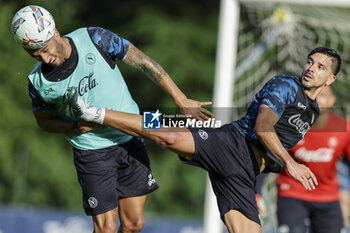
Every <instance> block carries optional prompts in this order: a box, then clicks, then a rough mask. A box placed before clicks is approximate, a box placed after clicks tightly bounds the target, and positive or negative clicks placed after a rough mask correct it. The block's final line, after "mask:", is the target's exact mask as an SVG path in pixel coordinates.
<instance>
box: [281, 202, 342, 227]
mask: <svg viewBox="0 0 350 233" xmlns="http://www.w3.org/2000/svg"><path fill="white" fill-rule="evenodd" d="M277 219H278V225H279V227H278V229H279V230H278V232H286V233H305V232H307V230H306V229H307V228H311V230H312V233H331V232H332V233H340V232H341V229H342V227H343V216H342V212H341V209H340V203H339V201H332V202H310V201H304V200H300V199H296V198H289V197H279V198H278V200H277ZM308 222H309V223H308Z"/></svg>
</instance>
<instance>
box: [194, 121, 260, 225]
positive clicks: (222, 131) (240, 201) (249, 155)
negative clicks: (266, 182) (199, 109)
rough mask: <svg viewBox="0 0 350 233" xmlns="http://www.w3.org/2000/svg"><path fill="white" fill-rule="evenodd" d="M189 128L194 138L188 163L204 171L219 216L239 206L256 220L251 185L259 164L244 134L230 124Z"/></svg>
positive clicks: (257, 221) (253, 193) (257, 212)
mask: <svg viewBox="0 0 350 233" xmlns="http://www.w3.org/2000/svg"><path fill="white" fill-rule="evenodd" d="M189 130H190V131H191V132H192V135H193V138H194V142H195V154H194V160H193V161H191V162H190V164H192V165H197V166H200V167H202V168H204V169H205V170H207V171H208V173H209V178H210V181H211V184H212V187H213V190H214V193H215V195H216V199H217V204H218V207H219V211H220V214H221V217H223V215H224V214H225V213H227V212H228V211H230V210H239V211H241V212H242V213H243V214H244V215H245V216H247V217H248V218H249V219H251V220H253V221H254V222H256V223H258V224H260V219H259V211H258V207H257V204H256V199H255V188H254V187H255V179H256V176H257V175H258V174H259V168H258V164H257V161H256V159H255V156H254V153H253V151H252V149H251V147H250V145H249V143H248V141H247V140H246V139H245V137H244V136H243V135H241V134H240V133H239V132H238V131H237V130H236V128H235V127H234V126H233V125H232V124H227V125H224V126H222V127H220V128H217V129H211V128H190V129H189Z"/></svg>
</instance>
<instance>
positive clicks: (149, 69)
mask: <svg viewBox="0 0 350 233" xmlns="http://www.w3.org/2000/svg"><path fill="white" fill-rule="evenodd" d="M123 61H124V62H125V63H126V64H129V65H131V66H133V67H136V68H138V69H140V70H142V71H143V72H144V73H145V74H146V75H147V76H148V77H149V78H150V79H151V80H153V81H155V82H157V83H159V84H160V85H161V86H162V87H163V88H164V90H165V91H166V92H167V93H168V94H169V95H170V96H171V97H172V99H173V100H174V102H175V104H176V105H177V106H178V107H179V108H180V110H181V112H182V113H183V114H184V115H187V116H192V118H196V119H198V120H207V119H208V118H209V117H212V115H213V114H212V113H211V112H210V111H208V110H207V109H205V108H202V106H205V105H210V104H211V102H199V101H195V100H192V99H188V98H187V97H186V95H185V94H184V93H183V92H182V91H181V90H180V89H179V88H178V86H177V85H176V84H175V82H174V81H173V80H172V79H171V77H170V76H169V74H168V73H167V72H166V71H165V70H164V69H163V68H162V67H161V66H160V65H159V64H158V63H157V62H155V61H154V60H153V59H151V58H150V57H148V56H147V55H145V54H144V53H143V52H142V51H140V50H139V49H138V48H136V47H135V46H134V45H133V44H132V43H130V44H129V48H128V52H127V53H126V55H125V58H124V60H123Z"/></svg>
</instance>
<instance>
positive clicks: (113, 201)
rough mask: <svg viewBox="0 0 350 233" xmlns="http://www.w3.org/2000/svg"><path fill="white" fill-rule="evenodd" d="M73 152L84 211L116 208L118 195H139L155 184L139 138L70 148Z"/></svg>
mask: <svg viewBox="0 0 350 233" xmlns="http://www.w3.org/2000/svg"><path fill="white" fill-rule="evenodd" d="M73 152H74V164H75V167H76V170H77V174H78V180H79V183H80V185H81V187H82V191H83V206H84V210H85V213H86V214H87V215H93V216H95V215H98V214H101V213H105V212H107V211H109V210H112V209H114V208H116V207H117V206H118V201H119V199H120V198H123V197H137V196H142V195H145V194H148V193H150V192H153V191H154V190H156V189H157V188H158V185H157V183H156V182H155V180H154V179H153V177H152V173H151V169H150V162H149V159H148V155H147V152H146V147H145V144H144V142H143V139H141V138H132V139H131V140H130V141H129V142H127V143H125V144H122V145H117V146H112V147H108V148H104V149H99V150H79V149H76V148H74V149H73Z"/></svg>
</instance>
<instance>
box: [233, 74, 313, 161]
mask: <svg viewBox="0 0 350 233" xmlns="http://www.w3.org/2000/svg"><path fill="white" fill-rule="evenodd" d="M261 104H265V105H267V106H269V107H270V108H271V109H272V110H273V111H274V112H276V114H277V115H278V116H279V117H280V119H279V121H278V122H277V123H276V125H275V126H274V128H275V131H276V133H277V135H278V137H279V139H280V140H281V142H282V144H283V146H284V148H285V149H286V150H287V151H289V150H290V149H292V148H293V147H294V146H295V145H296V144H297V142H298V141H300V140H301V139H302V138H303V137H304V136H305V134H306V133H307V131H308V130H309V129H310V128H311V126H312V125H313V123H314V122H315V120H316V119H317V117H318V115H319V108H318V104H317V102H316V100H312V99H310V98H309V97H308V96H307V95H306V94H305V92H304V88H303V86H302V84H301V80H300V78H299V77H297V76H294V75H279V76H275V77H273V78H272V79H270V80H269V81H268V82H267V83H266V84H265V85H264V87H263V88H262V89H261V90H260V91H259V92H258V93H257V94H256V95H255V96H254V99H253V101H252V103H251V105H250V107H249V108H248V111H247V113H246V115H245V116H244V117H243V118H241V119H240V120H237V121H234V122H232V124H233V125H234V126H235V127H236V128H237V129H238V130H239V131H240V132H241V133H242V134H243V135H245V137H246V138H247V139H248V140H249V141H251V142H253V143H255V144H256V145H258V146H261V147H262V145H261V143H260V141H259V139H258V137H257V136H256V134H255V133H254V126H255V121H256V118H257V115H258V111H259V107H260V105H261ZM267 154H268V155H269V156H270V157H271V158H272V159H273V160H274V161H276V158H274V157H273V156H272V155H270V154H269V153H268V152H267ZM279 164H281V163H279Z"/></svg>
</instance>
